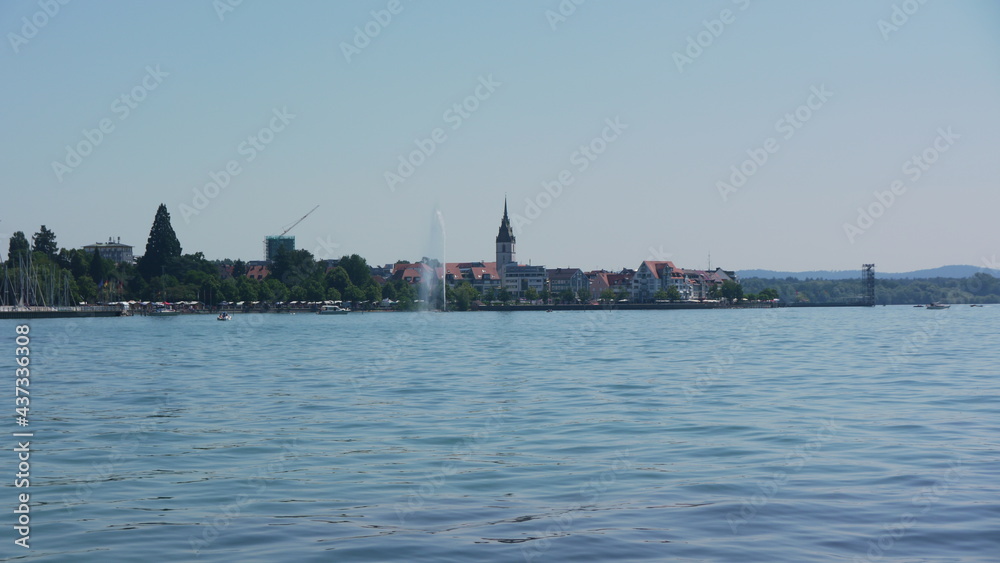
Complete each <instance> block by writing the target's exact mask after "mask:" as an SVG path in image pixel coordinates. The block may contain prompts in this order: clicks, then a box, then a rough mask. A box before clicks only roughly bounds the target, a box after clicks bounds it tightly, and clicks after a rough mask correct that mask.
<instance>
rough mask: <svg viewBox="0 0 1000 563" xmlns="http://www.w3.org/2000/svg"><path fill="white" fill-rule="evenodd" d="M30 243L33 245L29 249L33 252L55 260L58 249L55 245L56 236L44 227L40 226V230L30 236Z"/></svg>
mask: <svg viewBox="0 0 1000 563" xmlns="http://www.w3.org/2000/svg"><path fill="white" fill-rule="evenodd" d="M31 241H32V243H33V244H32V247H31V249H32V250H33V251H35V252H41V253H43V254H45V255H46V256H48V257H50V258H52V259H55V257H56V255H57V254H58V253H59V247H58V246H57V245H56V235H55V233H53V232H52V231H50V230H48V229H46V228H45V225H42V228H41V229H39V230H38V232H37V233H35V234H34V235H32V236H31Z"/></svg>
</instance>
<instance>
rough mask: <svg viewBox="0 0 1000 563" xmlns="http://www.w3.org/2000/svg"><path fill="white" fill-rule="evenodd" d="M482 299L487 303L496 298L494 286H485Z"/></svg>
mask: <svg viewBox="0 0 1000 563" xmlns="http://www.w3.org/2000/svg"><path fill="white" fill-rule="evenodd" d="M483 299H484V300H485V301H486V302H487V303H492V302H494V301H496V299H497V290H496V289H495V288H492V287H490V288H487V290H486V292H485V293H484V294H483Z"/></svg>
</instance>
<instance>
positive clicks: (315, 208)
mask: <svg viewBox="0 0 1000 563" xmlns="http://www.w3.org/2000/svg"><path fill="white" fill-rule="evenodd" d="M317 209H319V206H318V205H317V206H316V207H313V208H312V209H311V210H310V211H309V213H306V214H305V215H303V216H302V218H301V219H299V220H298V221H296V222H294V223H292V226H291V227H288V228H287V229H285V230H284V232H282V233H281V234H280V235H278V236H281V237H283V236H285V235H286V234H288V231H290V230H292V229H294V228H295V226H296V225H298V224H299V223H301V222H302V221H305V220H306V217H308V216H310V215H312V212H313V211H316V210H317Z"/></svg>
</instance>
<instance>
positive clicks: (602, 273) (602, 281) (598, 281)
mask: <svg viewBox="0 0 1000 563" xmlns="http://www.w3.org/2000/svg"><path fill="white" fill-rule="evenodd" d="M610 273H611V272H608V271H606V270H593V271H590V272H587V274H586V275H587V280H588V281H589V282H590V297H591V298H593V299H600V298H601V293H603V292H604V290H605V289H609V288H610V287H611V283H610V282H609V281H608V274H610Z"/></svg>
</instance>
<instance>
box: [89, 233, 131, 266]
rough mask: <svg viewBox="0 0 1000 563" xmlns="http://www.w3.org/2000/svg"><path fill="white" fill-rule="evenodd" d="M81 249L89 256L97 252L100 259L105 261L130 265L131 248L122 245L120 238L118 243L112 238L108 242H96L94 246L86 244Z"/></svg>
mask: <svg viewBox="0 0 1000 563" xmlns="http://www.w3.org/2000/svg"><path fill="white" fill-rule="evenodd" d="M83 249H84V250H85V251H87V252H89V253H91V254H93V253H94V251H99V252H100V253H101V258H104V259H105V260H113V261H114V262H116V263H119V264H120V263H122V262H126V263H128V264H131V263H132V258H133V256H132V247H131V246H129V245H127V244H122V237H118V241H117V242H115V240H114V239H113V238H112V237H108V242H98V243H94V244H88V245H87V246H84V247H83Z"/></svg>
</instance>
